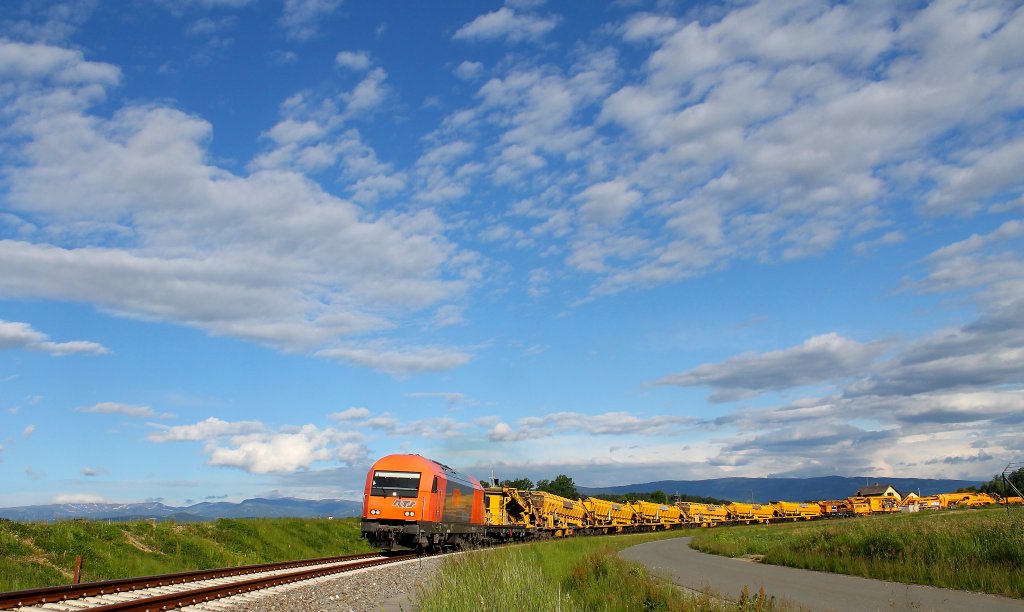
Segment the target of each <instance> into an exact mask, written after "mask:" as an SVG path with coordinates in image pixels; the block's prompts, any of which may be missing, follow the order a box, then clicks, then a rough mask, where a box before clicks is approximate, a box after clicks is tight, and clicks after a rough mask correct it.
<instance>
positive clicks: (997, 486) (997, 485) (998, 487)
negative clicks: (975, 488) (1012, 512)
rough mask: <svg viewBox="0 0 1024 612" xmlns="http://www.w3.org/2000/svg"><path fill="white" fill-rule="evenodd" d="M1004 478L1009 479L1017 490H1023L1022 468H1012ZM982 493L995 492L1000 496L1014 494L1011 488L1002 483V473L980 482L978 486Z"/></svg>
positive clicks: (1023, 476) (1023, 469)
mask: <svg viewBox="0 0 1024 612" xmlns="http://www.w3.org/2000/svg"><path fill="white" fill-rule="evenodd" d="M1006 479H1007V480H1009V481H1010V482H1011V483H1013V485H1014V486H1015V487H1017V490H1018V491H1024V468H1020V469H1018V470H1014V471H1013V472H1010V473H1009V474H1007V475H1006ZM979 488H980V490H981V491H982V492H983V493H995V494H997V495H999V496H1001V497H1011V496H1014V495H1016V493H1015V492H1014V491H1013V489H1012V488H1010V487H1007V486H1006V485H1005V483H1003V475H1002V474H996V475H995V476H993V477H992V480H990V481H988V482H986V483H982V485H981V487H979Z"/></svg>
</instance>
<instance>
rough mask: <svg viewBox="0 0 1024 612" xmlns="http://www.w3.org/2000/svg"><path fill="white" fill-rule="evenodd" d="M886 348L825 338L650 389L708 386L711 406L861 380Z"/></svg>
mask: <svg viewBox="0 0 1024 612" xmlns="http://www.w3.org/2000/svg"><path fill="white" fill-rule="evenodd" d="M886 348H887V345H886V344H885V343H877V342H876V343H868V344H862V343H860V342H857V341H855V340H850V339H848V338H844V337H843V336H840V335H839V334H836V333H830V334H824V335H821V336H814V337H812V338H808V339H807V340H805V341H804V342H803V343H802V344H800V345H798V346H793V347H790V348H786V349H782V350H778V351H768V352H765V353H745V354H742V355H738V356H736V357H730V358H729V359H726V360H725V361H723V362H720V363H706V364H703V365H700V366H697V367H696V368H692V369H690V370H686V371H685V372H680V373H679V374H672V375H670V376H665V377H663V378H660V379H658V380H657V381H655V382H654V383H653V384H656V385H681V386H708V387H711V388H713V389H715V390H716V391H715V393H714V394H712V396H711V400H712V401H732V400H735V399H740V398H743V397H750V396H753V395H756V394H759V393H763V392H765V391H771V390H779V389H788V388H792V387H801V386H806V385H818V384H826V383H830V382H836V381H842V380H843V379H846V378H848V377H851V376H857V375H862V374H864V373H865V372H866V371H867V370H868V368H869V366H871V364H873V363H874V362H875V361H876V360H877V359H878V358H879V357H880V356H881V355H882V353H883V352H884V351H885V350H886Z"/></svg>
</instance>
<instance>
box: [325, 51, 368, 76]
mask: <svg viewBox="0 0 1024 612" xmlns="http://www.w3.org/2000/svg"><path fill="white" fill-rule="evenodd" d="M334 62H335V63H336V64H338V65H339V66H341V67H342V68H348V69H349V70H355V71H357V72H362V71H364V70H366V69H368V68H369V67H370V66H372V65H373V60H371V59H370V54H369V53H367V52H366V51H339V52H338V54H337V55H336V56H334Z"/></svg>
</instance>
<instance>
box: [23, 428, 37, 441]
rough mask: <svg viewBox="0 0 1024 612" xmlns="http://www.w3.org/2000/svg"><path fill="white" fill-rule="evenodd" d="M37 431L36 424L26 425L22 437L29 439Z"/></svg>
mask: <svg viewBox="0 0 1024 612" xmlns="http://www.w3.org/2000/svg"><path fill="white" fill-rule="evenodd" d="M35 432H36V426H35V425H34V424H29V425H27V426H26V427H25V429H23V430H22V432H21V437H22V438H25V439H26V440H28V439H29V438H31V437H32V434H34V433H35Z"/></svg>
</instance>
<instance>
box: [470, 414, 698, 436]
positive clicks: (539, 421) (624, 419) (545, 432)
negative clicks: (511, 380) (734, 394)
mask: <svg viewBox="0 0 1024 612" xmlns="http://www.w3.org/2000/svg"><path fill="white" fill-rule="evenodd" d="M697 420H698V419H696V418H694V417H690V416H654V417H638V416H636V415H634V414H632V413H629V412H606V413H604V414H594V415H591V414H584V413H580V412H556V413H552V414H548V415H545V416H542V417H526V418H522V419H519V420H518V421H516V425H517V427H512V426H511V425H509V424H508V423H505V422H503V421H500V422H498V423H496V424H494V426H493V427H491V429H490V431H489V432H488V433H487V437H488V439H490V440H491V441H492V442H514V441H519V440H533V439H537V438H547V437H550V436H554V435H556V434H564V433H585V434H591V435H629V434H637V435H644V436H667V435H672V434H673V433H675V432H678V431H679V429H680V428H681V427H683V426H685V425H689V424H693V423H695V422H697Z"/></svg>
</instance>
